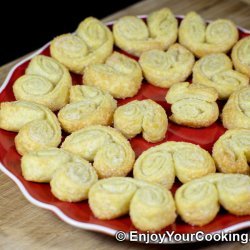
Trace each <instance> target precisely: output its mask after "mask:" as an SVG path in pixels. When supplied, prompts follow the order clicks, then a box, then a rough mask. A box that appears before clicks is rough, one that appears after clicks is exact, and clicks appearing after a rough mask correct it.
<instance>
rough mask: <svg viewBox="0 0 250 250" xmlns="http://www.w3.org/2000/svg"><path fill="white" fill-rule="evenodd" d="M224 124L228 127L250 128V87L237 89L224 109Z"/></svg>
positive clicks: (222, 116)
mask: <svg viewBox="0 0 250 250" xmlns="http://www.w3.org/2000/svg"><path fill="white" fill-rule="evenodd" d="M221 118H222V122H223V126H224V127H225V128H227V129H234V128H245V129H250V87H249V86H247V87H244V88H242V89H239V90H237V91H235V92H234V93H233V94H232V95H231V96H230V97H229V99H228V101H227V103H226V105H225V106H224V108H223V110H222V115H221Z"/></svg>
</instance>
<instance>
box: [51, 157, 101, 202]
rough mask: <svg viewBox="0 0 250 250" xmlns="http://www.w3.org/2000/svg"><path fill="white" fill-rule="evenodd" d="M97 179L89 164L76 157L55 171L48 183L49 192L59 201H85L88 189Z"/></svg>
mask: <svg viewBox="0 0 250 250" xmlns="http://www.w3.org/2000/svg"><path fill="white" fill-rule="evenodd" d="M97 179H98V177H97V174H96V171H95V169H94V168H93V167H92V166H91V164H90V163H89V162H87V161H86V160H84V159H81V158H80V157H78V158H76V160H73V161H71V162H66V163H64V165H63V166H62V167H61V168H58V169H57V170H56V172H55V173H54V175H53V177H52V180H51V182H50V186H51V192H52V194H53V195H54V196H55V197H57V198H58V199H59V200H61V201H69V202H78V201H82V200H86V199H88V193H89V189H90V188H91V186H93V185H94V184H95V183H96V182H97Z"/></svg>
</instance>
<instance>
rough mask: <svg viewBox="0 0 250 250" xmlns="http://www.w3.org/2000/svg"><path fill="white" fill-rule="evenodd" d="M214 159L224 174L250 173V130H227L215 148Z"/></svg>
mask: <svg viewBox="0 0 250 250" xmlns="http://www.w3.org/2000/svg"><path fill="white" fill-rule="evenodd" d="M213 158H214V160H215V163H216V166H217V169H218V170H219V171H220V172H222V173H240V174H249V173H250V167H249V162H250V130H247V129H230V130H227V131H226V132H225V133H224V134H223V135H222V136H221V137H220V138H219V139H218V140H217V141H216V142H215V144H214V146H213Z"/></svg>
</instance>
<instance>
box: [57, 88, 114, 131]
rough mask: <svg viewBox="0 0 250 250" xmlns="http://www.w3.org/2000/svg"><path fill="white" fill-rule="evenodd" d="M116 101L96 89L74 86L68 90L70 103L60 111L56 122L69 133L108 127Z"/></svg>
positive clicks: (104, 92)
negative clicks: (96, 126) (95, 127)
mask: <svg viewBox="0 0 250 250" xmlns="http://www.w3.org/2000/svg"><path fill="white" fill-rule="evenodd" d="M116 107H117V104H116V100H115V99H114V98H113V97H112V96H111V95H110V94H109V93H108V92H106V91H102V90H100V89H98V88H96V87H92V86H84V85H75V86H72V87H71V89H70V103H69V104H67V105H66V106H64V107H63V108H62V109H60V111H59V113H58V120H59V122H60V124H61V126H62V128H63V129H64V130H65V131H66V132H69V133H72V132H74V131H77V130H79V129H81V128H84V127H87V126H90V125H110V124H111V123H112V121H113V113H114V110H115V109H116Z"/></svg>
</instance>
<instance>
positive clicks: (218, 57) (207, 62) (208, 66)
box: [193, 53, 249, 99]
mask: <svg viewBox="0 0 250 250" xmlns="http://www.w3.org/2000/svg"><path fill="white" fill-rule="evenodd" d="M193 83H200V84H203V85H206V86H208V87H213V88H215V89H216V90H217V92H218V94H219V99H227V98H228V97H229V96H230V95H231V94H232V93H233V92H234V91H236V90H238V89H240V88H242V87H244V86H247V85H248V84H249V78H248V77H247V76H246V75H243V74H241V73H239V72H237V71H235V70H233V69H232V62H231V60H230V58H229V57H228V56H227V55H225V54H223V53H215V54H210V55H207V56H204V57H203V58H201V59H200V60H198V61H197V62H196V63H195V65H194V68H193Z"/></svg>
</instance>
